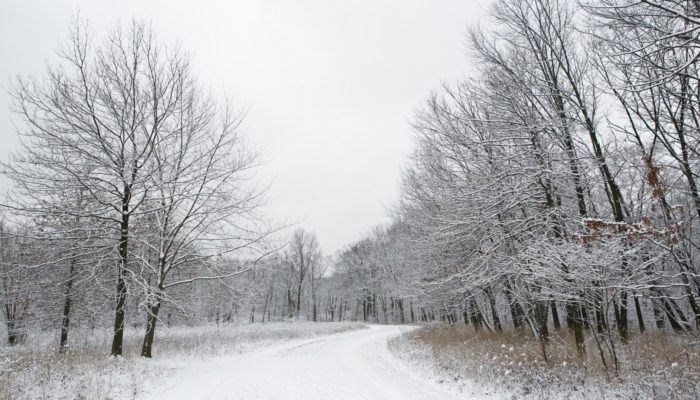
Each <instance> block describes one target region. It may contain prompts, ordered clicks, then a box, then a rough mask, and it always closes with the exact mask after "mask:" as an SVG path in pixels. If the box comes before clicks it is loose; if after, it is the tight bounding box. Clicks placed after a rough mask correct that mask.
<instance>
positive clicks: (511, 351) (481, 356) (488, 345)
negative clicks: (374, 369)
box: [389, 325, 700, 399]
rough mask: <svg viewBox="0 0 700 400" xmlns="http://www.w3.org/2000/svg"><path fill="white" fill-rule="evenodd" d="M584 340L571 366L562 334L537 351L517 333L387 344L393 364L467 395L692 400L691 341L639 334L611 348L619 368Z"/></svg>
mask: <svg viewBox="0 0 700 400" xmlns="http://www.w3.org/2000/svg"><path fill="white" fill-rule="evenodd" d="M590 336H591V335H590V334H589V335H587V339H588V341H587V342H586V346H587V353H586V355H585V356H584V357H583V358H579V357H578V356H577V354H576V350H575V347H574V339H573V336H572V335H569V334H568V332H567V330H566V329H562V330H560V331H555V332H553V333H552V337H551V342H550V344H549V346H548V348H547V353H548V354H547V355H548V361H547V362H545V361H544V359H543V357H542V352H541V347H540V343H539V341H538V340H537V339H535V338H533V337H532V335H529V334H527V333H523V332H514V331H509V332H503V333H494V332H485V331H481V332H475V331H474V330H473V329H471V328H469V327H466V326H464V325H454V326H448V325H433V326H426V327H423V328H421V329H418V330H415V331H412V332H410V333H407V334H405V335H403V336H401V337H399V338H396V339H393V340H392V341H390V343H389V345H390V348H391V349H392V350H393V352H394V353H395V354H397V355H398V356H399V357H400V358H403V359H405V360H406V361H407V362H410V363H413V364H424V365H425V364H427V365H429V367H430V368H432V370H433V371H434V372H435V374H436V376H438V377H439V378H438V379H440V380H441V381H445V382H451V383H452V384H455V385H457V386H460V388H462V389H464V388H465V387H466V388H467V390H472V391H473V392H474V393H473V394H480V395H484V394H495V393H510V395H511V396H512V397H513V398H532V399H542V398H552V399H554V398H556V399H560V398H569V399H576V398H580V399H601V398H606V399H607V398H624V399H644V398H649V399H700V344H699V342H698V338H697V337H696V336H684V335H675V334H665V333H661V332H657V333H645V334H642V335H633V336H632V337H631V338H630V341H629V343H628V344H624V345H623V344H621V343H616V347H617V353H618V357H619V360H620V368H619V370H616V369H614V368H611V366H610V365H608V368H606V367H605V365H604V364H603V363H602V361H601V359H600V357H599V355H598V352H597V347H596V344H595V341H594V339H593V338H591V337H590Z"/></svg>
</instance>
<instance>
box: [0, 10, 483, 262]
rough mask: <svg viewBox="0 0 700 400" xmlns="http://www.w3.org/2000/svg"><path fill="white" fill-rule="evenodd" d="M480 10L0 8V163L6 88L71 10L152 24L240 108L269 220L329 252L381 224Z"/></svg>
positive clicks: (36, 69)
mask: <svg viewBox="0 0 700 400" xmlns="http://www.w3.org/2000/svg"><path fill="white" fill-rule="evenodd" d="M487 4H488V0H437V1H430V0H353V1H347V0H265V1H263V0H258V1H255V0H218V1H214V0H210V1H196V2H195V1H192V2H186V1H175V0H167V1H165V0H164V1H152V0H148V1H146V0H140V1H123V0H122V1H95V0H89V1H88V0H86V1H76V0H73V1H69V0H45V1H38V0H0V60H2V61H0V83H1V84H2V93H0V143H1V145H0V149H1V151H0V157H2V158H3V159H6V157H7V153H8V151H10V150H11V149H12V148H13V147H14V146H15V145H16V134H15V129H14V125H13V122H12V121H13V118H15V117H14V116H13V115H12V114H11V113H10V111H9V107H10V103H11V100H10V98H9V96H8V94H7V87H8V84H9V82H10V81H11V79H12V78H13V77H14V76H16V75H18V74H22V75H35V76H40V75H41V74H42V73H43V72H44V70H45V65H46V63H47V62H48V63H51V62H53V60H55V53H54V50H55V48H56V45H57V44H58V43H59V41H60V40H63V39H64V38H65V37H66V33H67V24H68V22H69V21H70V20H71V18H72V17H73V16H74V15H75V14H76V13H77V12H78V11H79V12H80V15H81V16H82V17H85V18H87V19H88V20H89V22H90V25H91V28H92V29H93V30H94V31H99V30H101V29H103V28H104V27H105V26H106V25H108V24H113V23H115V22H117V21H122V22H127V21H128V20H129V19H130V18H132V17H137V18H144V19H149V20H151V21H152V22H153V25H154V27H155V29H156V32H157V34H158V38H159V40H160V41H161V42H165V43H173V42H175V41H177V42H179V43H181V44H182V46H183V47H184V48H185V49H187V50H188V51H189V52H190V54H191V55H192V58H193V64H194V67H195V71H196V72H197V74H198V79H199V81H200V82H201V83H202V84H203V85H204V86H205V87H208V88H210V89H212V91H213V92H214V93H223V92H224V91H225V92H227V93H229V94H230V95H232V97H233V101H234V103H235V105H237V107H238V108H239V109H246V110H247V118H246V122H245V130H246V133H247V137H248V140H249V142H250V143H251V145H252V146H254V147H255V148H256V149H258V150H259V151H260V152H261V153H262V156H263V159H264V160H265V161H266V164H265V165H264V167H262V168H261V171H260V173H259V175H260V179H261V182H263V181H271V182H272V186H271V188H270V191H269V194H268V212H269V213H270V214H271V215H273V216H274V217H276V218H280V219H285V218H286V219H289V220H292V221H299V222H300V224H301V225H302V226H304V227H305V228H309V229H313V230H315V231H316V232H317V234H318V237H319V241H320V243H321V246H322V248H323V249H324V251H325V252H327V253H331V252H334V251H336V250H338V249H339V248H341V247H342V246H344V245H346V244H349V243H351V242H352V241H355V240H357V239H358V238H360V236H361V235H362V234H363V233H365V232H367V231H368V230H370V229H371V228H372V227H373V226H375V225H377V224H380V223H383V222H386V221H387V218H386V213H385V207H386V206H388V205H390V204H392V203H393V202H394V201H395V199H396V198H397V196H398V185H399V177H400V171H401V167H402V165H405V163H406V161H407V157H408V155H409V154H410V152H411V146H412V143H411V129H410V126H409V121H410V120H411V117H412V115H413V112H414V110H415V109H416V108H417V107H418V106H419V105H420V103H421V101H422V100H423V99H424V98H425V97H426V96H427V95H428V94H429V93H430V91H431V90H432V89H435V88H437V87H438V85H439V84H440V81H442V80H445V81H455V80H457V79H459V78H460V77H463V76H465V74H466V73H467V71H468V70H469V65H468V60H467V58H466V57H465V51H466V49H465V46H464V40H465V32H466V29H467V27H468V26H469V25H470V24H473V23H476V22H478V21H479V19H480V18H483V15H484V8H485V7H486V5H487ZM15 122H17V121H16V119H15ZM3 190H4V188H3Z"/></svg>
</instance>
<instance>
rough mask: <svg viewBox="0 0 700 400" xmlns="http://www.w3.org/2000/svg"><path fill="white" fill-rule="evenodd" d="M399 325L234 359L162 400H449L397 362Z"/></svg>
mask: <svg viewBox="0 0 700 400" xmlns="http://www.w3.org/2000/svg"><path fill="white" fill-rule="evenodd" d="M406 329H407V328H401V327H397V326H378V325H374V326H370V328H369V329H362V330H357V331H351V332H345V333H340V334H335V335H330V336H325V337H321V338H315V339H310V340H305V341H297V342H293V343H286V344H281V345H275V346H271V347H269V348H266V349H263V350H258V351H255V352H252V353H248V354H244V355H238V356H232V357H230V358H226V359H225V360H223V361H221V360H220V361H218V362H216V363H215V364H213V365H210V366H208V368H197V370H196V371H191V372H187V371H183V372H185V373H184V374H178V375H179V378H178V380H177V381H176V382H174V383H173V384H168V387H167V388H166V389H165V390H159V391H158V394H157V398H161V399H230V400H315V399H319V400H321V399H323V400H329V399H335V400H346V399H347V400H391V399H396V400H450V399H454V397H453V395H452V394H449V393H446V392H444V391H443V389H442V388H441V387H440V385H439V384H437V383H435V382H432V381H430V380H427V379H424V378H422V377H420V376H418V375H417V374H416V373H415V372H414V371H413V370H411V369H410V368H408V367H407V366H405V365H403V364H402V363H401V362H400V361H398V360H397V359H395V358H394V357H393V356H392V355H391V354H390V353H389V350H388V348H387V340H388V339H390V338H392V337H395V336H397V335H400V334H401V332H402V330H406Z"/></svg>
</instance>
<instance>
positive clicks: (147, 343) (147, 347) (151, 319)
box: [141, 299, 160, 358]
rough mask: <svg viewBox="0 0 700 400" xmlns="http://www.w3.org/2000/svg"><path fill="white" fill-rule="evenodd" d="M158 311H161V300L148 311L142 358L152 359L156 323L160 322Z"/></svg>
mask: <svg viewBox="0 0 700 400" xmlns="http://www.w3.org/2000/svg"><path fill="white" fill-rule="evenodd" d="M158 311H160V299H158V300H156V303H155V304H153V305H151V306H150V307H149V309H148V317H147V318H146V335H145V336H144V337H143V346H141V357H146V358H151V357H152V349H153V340H154V339H155V336H156V323H157V322H158Z"/></svg>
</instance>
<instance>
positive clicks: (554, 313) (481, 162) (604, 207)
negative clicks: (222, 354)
mask: <svg viewBox="0 0 700 400" xmlns="http://www.w3.org/2000/svg"><path fill="white" fill-rule="evenodd" d="M489 18H490V20H489V22H488V23H484V24H480V25H478V26H473V27H470V28H469V30H468V31H467V34H466V39H465V43H466V48H467V55H466V57H468V59H469V61H470V63H471V65H473V66H474V69H473V71H471V72H469V73H466V72H465V77H464V79H462V80H460V81H458V82H445V83H443V84H442V85H440V86H436V87H435V89H434V90H433V91H432V93H426V99H425V101H424V102H423V103H422V104H419V105H416V106H417V111H416V113H415V115H413V116H412V117H411V118H410V121H411V126H410V127H407V134H412V137H413V142H414V150H413V153H412V155H411V156H410V159H409V160H407V162H406V164H405V165H404V166H403V172H402V179H401V182H400V187H401V191H400V195H399V201H397V202H396V203H395V204H393V205H391V207H390V208H389V209H388V210H387V213H388V215H389V219H390V222H388V223H386V224H382V225H379V226H376V227H368V228H367V233H366V234H365V235H364V236H363V237H362V238H361V239H359V240H357V241H356V242H354V243H349V244H347V245H346V246H345V247H344V248H343V249H342V250H340V251H339V252H337V253H335V254H323V252H322V250H321V247H320V245H319V238H318V237H317V235H316V234H315V233H314V231H313V229H310V228H309V227H300V226H295V225H294V224H285V223H279V222H275V221H274V220H273V219H271V218H269V217H268V216H266V215H263V214H262V212H261V210H262V207H261V205H262V204H263V202H264V197H265V188H264V187H261V186H258V185H257V184H256V181H255V180H254V176H255V173H256V168H257V166H258V165H259V162H260V161H259V160H260V155H259V154H257V153H256V151H254V150H253V149H251V148H250V147H249V146H248V145H247V142H246V138H245V135H244V134H243V133H242V130H241V129H240V124H241V122H242V120H243V114H242V113H239V112H237V111H236V110H235V109H234V108H233V107H232V106H231V105H230V104H229V103H228V101H227V100H226V99H223V100H222V99H220V98H218V97H216V96H212V95H210V94H208V92H206V91H205V90H202V88H201V87H200V85H199V84H198V82H197V79H196V76H195V75H194V74H193V72H192V66H191V59H190V57H189V55H188V53H187V52H185V51H184V50H182V49H181V48H179V47H177V46H167V45H164V44H161V43H160V42H159V41H158V39H157V37H156V34H155V32H154V31H153V29H152V27H151V25H150V24H148V23H146V22H140V21H136V20H135V21H132V22H131V23H130V24H126V25H123V26H121V27H119V28H115V29H112V30H111V31H109V33H108V34H107V35H106V36H105V39H104V40H102V41H94V40H93V37H92V36H91V33H90V31H89V30H88V29H87V28H86V25H85V24H83V23H82V22H81V21H76V22H75V23H74V24H72V25H71V31H70V39H69V40H67V41H65V42H64V43H63V44H62V46H61V47H60V49H59V51H58V53H59V55H60V58H61V59H60V60H59V61H58V62H56V63H55V64H51V65H50V66H49V67H48V68H47V69H46V71H45V73H44V74H43V76H42V77H41V78H39V79H30V78H20V79H17V80H16V81H15V82H14V84H13V86H12V89H11V91H12V95H13V98H14V100H15V103H14V106H13V107H14V108H13V110H14V111H15V113H16V114H17V115H18V116H20V117H21V121H22V123H23V124H22V125H21V126H19V127H18V132H17V134H18V135H19V136H20V138H21V146H20V148H19V149H18V151H16V152H13V153H12V154H11V157H10V158H9V160H7V161H3V162H2V164H0V171H1V172H2V175H3V176H4V177H6V178H7V179H8V180H9V181H10V182H11V185H10V189H9V190H8V191H7V193H6V194H5V195H4V197H3V198H2V201H1V202H0V203H2V204H1V206H0V207H1V208H0V212H1V215H2V218H1V220H0V282H2V284H1V285H0V303H1V306H2V308H1V310H0V319H1V320H2V322H3V325H4V328H3V329H0V332H4V339H5V343H6V344H7V345H8V346H18V345H22V343H24V341H25V340H26V339H27V337H28V335H31V334H32V332H37V331H42V332H54V333H55V335H56V344H55V350H56V351H57V352H59V353H63V352H66V351H69V350H70V349H71V333H72V332H73V330H74V329H78V327H79V328H80V329H94V328H95V327H98V328H109V329H110V336H111V338H110V339H111V340H110V343H109V344H105V348H104V353H105V354H106V355H110V354H111V355H113V356H119V355H121V354H122V352H123V335H124V331H125V330H126V329H131V328H133V329H137V330H140V331H141V332H142V336H143V339H142V342H141V346H140V355H141V356H143V357H147V358H150V357H152V356H154V355H157V349H158V340H157V337H158V334H157V332H159V330H158V329H156V328H157V327H160V326H161V325H165V326H168V327H169V326H176V325H187V326H197V325H198V324H204V323H216V324H217V325H218V324H227V323H236V322H238V321H249V322H260V323H271V322H278V321H287V320H299V319H300V320H307V321H314V322H316V321H318V322H331V321H359V322H366V323H372V324H412V325H418V324H426V325H431V324H434V323H442V324H446V325H455V326H457V325H460V326H466V327H468V329H470V330H472V331H474V332H477V333H478V332H482V333H484V332H486V333H491V334H499V333H504V332H518V333H519V334H522V335H526V336H528V337H531V338H533V339H534V340H536V341H537V343H538V346H539V357H541V358H542V360H544V361H545V362H547V361H548V360H549V358H550V349H551V348H552V346H554V345H555V344H556V343H553V340H552V337H553V336H555V335H558V333H559V332H565V333H562V335H565V337H566V338H567V339H566V341H565V342H566V346H569V347H570V349H571V351H572V352H574V353H575V354H576V357H577V358H578V359H579V360H587V359H589V358H595V359H597V360H598V361H597V362H600V363H602V365H604V366H605V368H606V369H609V370H619V369H621V368H622V367H621V356H620V354H621V353H624V349H625V346H629V345H630V343H632V341H633V340H634V338H636V337H643V336H644V335H654V334H658V333H664V334H665V335H669V336H672V337H679V338H690V339H688V341H689V342H691V343H694V344H692V346H697V343H698V342H697V335H698V332H700V241H699V240H700V191H699V190H700V189H698V185H700V182H699V181H698V180H699V179H700V177H699V176H698V171H699V169H698V166H699V162H700V153H699V151H700V147H699V146H700V60H699V58H700V2H698V1H696V0H579V1H575V0H494V1H493V2H492V4H491V5H490V8H489ZM321 239H322V238H321ZM159 329H161V328H159ZM557 343H559V342H557Z"/></svg>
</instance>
